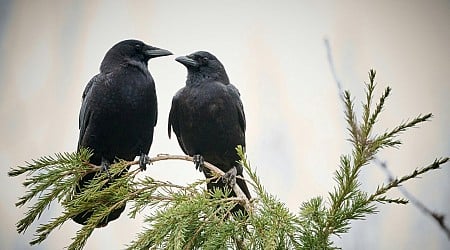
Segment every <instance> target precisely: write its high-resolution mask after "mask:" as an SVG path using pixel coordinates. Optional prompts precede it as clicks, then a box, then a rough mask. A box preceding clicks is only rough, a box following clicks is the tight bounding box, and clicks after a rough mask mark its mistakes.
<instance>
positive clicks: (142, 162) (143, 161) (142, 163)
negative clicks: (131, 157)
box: [139, 153, 151, 171]
mask: <svg viewBox="0 0 450 250" xmlns="http://www.w3.org/2000/svg"><path fill="white" fill-rule="evenodd" d="M150 163H151V161H150V157H148V155H146V154H145V153H141V156H140V157H139V168H140V169H141V171H145V170H147V164H150Z"/></svg>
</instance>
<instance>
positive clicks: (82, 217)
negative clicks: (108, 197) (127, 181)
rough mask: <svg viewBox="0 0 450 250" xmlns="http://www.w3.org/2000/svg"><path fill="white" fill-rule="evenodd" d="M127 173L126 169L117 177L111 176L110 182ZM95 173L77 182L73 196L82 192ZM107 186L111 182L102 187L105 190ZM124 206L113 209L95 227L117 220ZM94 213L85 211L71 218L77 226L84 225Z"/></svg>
mask: <svg viewBox="0 0 450 250" xmlns="http://www.w3.org/2000/svg"><path fill="white" fill-rule="evenodd" d="M126 171H127V169H125V170H124V171H123V172H121V173H120V174H119V175H117V176H112V181H113V180H114V178H118V177H120V176H121V175H122V174H124V173H125V172H126ZM95 175H96V173H88V174H86V175H85V176H83V177H82V178H81V179H80V180H79V181H78V184H77V186H76V187H75V195H76V194H80V193H82V192H83V191H84V189H85V187H86V186H87V185H88V184H89V182H90V181H91V180H92V179H93V178H94V177H95ZM109 185H111V182H110V181H108V182H107V183H106V184H105V185H104V186H103V187H102V189H103V188H106V187H108V186H109ZM125 206H126V205H125V204H124V205H123V206H120V207H118V208H116V209H114V210H113V211H112V212H111V213H110V214H109V215H108V216H107V217H105V218H104V219H103V220H102V221H101V222H100V223H99V224H98V225H97V227H104V226H106V225H108V223H109V222H110V221H113V220H116V219H117V218H119V216H120V214H122V212H123V211H124V210H125ZM93 213H94V211H92V210H85V211H83V212H81V213H79V214H77V215H75V216H73V217H72V219H73V221H75V222H76V223H78V224H81V225H86V224H87V221H88V220H89V219H90V218H91V216H92V214H93Z"/></svg>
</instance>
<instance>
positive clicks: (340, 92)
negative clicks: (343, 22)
mask: <svg viewBox="0 0 450 250" xmlns="http://www.w3.org/2000/svg"><path fill="white" fill-rule="evenodd" d="M323 41H324V43H325V49H326V51H327V59H328V64H329V65H330V70H331V74H332V75H333V78H334V81H335V82H336V85H337V87H338V91H339V94H342V93H344V91H343V89H342V84H341V81H339V78H338V76H337V73H336V68H335V67H334V61H333V54H332V53H331V46H330V41H329V40H328V38H325V39H323Z"/></svg>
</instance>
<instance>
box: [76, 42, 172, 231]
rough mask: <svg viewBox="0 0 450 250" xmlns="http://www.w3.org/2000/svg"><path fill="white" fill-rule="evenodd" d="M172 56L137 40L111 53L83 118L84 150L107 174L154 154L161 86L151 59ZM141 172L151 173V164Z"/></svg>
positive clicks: (81, 217) (87, 96) (90, 90)
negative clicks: (118, 161) (117, 166)
mask: <svg viewBox="0 0 450 250" xmlns="http://www.w3.org/2000/svg"><path fill="white" fill-rule="evenodd" d="M171 54H172V53H171V52H169V51H167V50H164V49H160V48H156V47H152V46H149V45H146V44H144V43H143V42H141V41H137V40H125V41H121V42H119V43H117V44H116V45H114V46H113V47H112V48H111V49H110V50H109V51H108V52H107V53H106V55H105V57H104V59H103V61H102V63H101V66H100V73H99V74H97V75H96V76H94V77H93V78H92V79H91V80H90V81H89V83H88V84H87V86H86V88H85V90H84V92H83V101H82V105H81V110H80V117H79V128H80V135H79V140H78V150H79V149H80V148H81V147H86V148H90V149H91V150H93V155H92V157H91V158H90V162H91V163H93V164H95V165H102V166H103V168H105V169H107V168H108V166H109V164H110V163H112V162H113V161H114V160H116V159H123V160H128V161H131V160H134V158H135V157H136V156H138V155H140V156H142V157H145V156H146V155H147V154H148V152H149V150H150V146H151V144H152V141H153V129H154V126H155V125H156V121H157V116H158V109H157V99H156V90H155V83H154V81H153V78H152V76H151V74H150V72H149V71H148V68H147V63H148V60H149V59H151V58H155V57H159V56H167V55H171ZM142 157H141V158H142ZM141 167H143V168H145V164H143V166H142V165H141ZM94 175H95V174H94V173H90V174H87V175H85V176H84V177H83V178H82V179H81V180H80V182H79V183H78V185H77V188H76V193H79V192H82V190H83V187H84V186H85V185H86V184H87V182H88V181H90V180H91V179H92V178H93V177H94ZM112 178H114V176H113V177H112ZM124 209H125V205H124V206H122V207H119V208H117V209H116V210H114V211H112V212H111V213H110V214H109V216H108V217H107V218H105V220H104V221H102V222H101V223H100V225H99V226H106V225H107V224H108V222H109V221H112V220H115V219H117V218H118V217H119V216H120V214H121V213H122V212H123V210H124ZM91 215H92V211H85V212H82V213H80V214H78V215H76V216H74V217H73V220H74V221H75V222H77V223H80V224H86V222H87V220H88V219H89V218H90V217H91Z"/></svg>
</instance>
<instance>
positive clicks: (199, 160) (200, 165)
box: [192, 155, 205, 172]
mask: <svg viewBox="0 0 450 250" xmlns="http://www.w3.org/2000/svg"><path fill="white" fill-rule="evenodd" d="M192 161H193V162H194V164H195V169H198V171H200V172H203V170H204V168H205V165H204V164H205V160H204V159H203V156H201V155H194V156H193V157H192Z"/></svg>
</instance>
